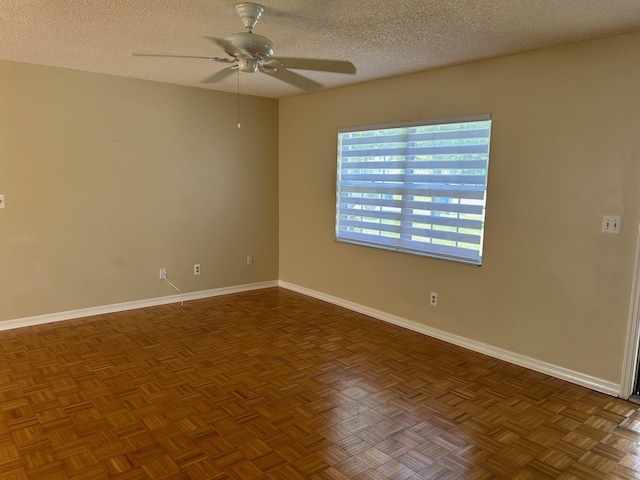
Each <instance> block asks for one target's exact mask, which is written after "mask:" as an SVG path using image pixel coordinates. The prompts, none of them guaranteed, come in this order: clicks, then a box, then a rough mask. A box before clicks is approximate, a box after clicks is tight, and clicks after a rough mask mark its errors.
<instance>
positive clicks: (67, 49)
mask: <svg viewBox="0 0 640 480" xmlns="http://www.w3.org/2000/svg"><path fill="white" fill-rule="evenodd" d="M236 3H238V2H237V1H234V0H2V1H1V2H0V59H4V60H14V61H19V62H27V63H35V64H41V65H50V66H57V67H65V68H71V69H76V70H84V71H89V72H99V73H107V74H113V75H120V76H125V77H132V78H140V79H148V80H155V81H159V82H167V83H174V84H179V85H188V86H193V87H200V88H210V89H215V90H221V91H229V92H235V91H236V89H237V80H238V79H237V77H236V75H231V76H229V77H227V78H225V79H224V80H223V81H221V82H219V83H215V84H203V83H201V81H202V80H204V79H205V78H207V77H209V76H210V75H212V74H213V73H215V72H216V71H218V70H220V69H222V68H225V65H224V64H222V63H216V62H211V61H208V60H199V59H182V58H154V57H151V58H147V57H132V56H131V54H132V53H134V52H138V53H161V54H171V55H199V56H224V52H222V51H221V49H220V47H219V46H218V45H216V44H215V43H213V42H212V41H210V40H208V39H207V38H205V37H207V36H213V37H219V38H223V37H225V36H227V35H228V34H231V33H234V32H241V31H243V30H244V28H243V26H242V23H241V21H240V18H239V17H238V16H237V14H236V12H235V10H234V5H235V4H236ZM258 3H261V4H262V5H264V6H265V8H266V11H265V14H264V15H263V16H262V18H261V19H260V20H259V22H258V25H257V27H256V28H255V30H254V31H255V33H258V34H260V35H264V36H266V37H268V38H270V39H271V40H272V41H273V42H274V44H275V50H276V51H275V55H276V56H284V57H309V58H325V59H340V60H349V61H351V62H352V63H353V64H354V65H355V66H356V68H357V73H356V74H355V75H349V74H337V73H320V72H310V71H301V70H298V71H297V73H301V74H304V75H306V76H308V77H310V78H312V79H314V80H316V81H318V82H320V83H322V84H323V85H325V88H331V87H337V86H341V85H348V84H353V83H359V82H364V81H369V80H373V79H377V78H383V77H390V76H395V75H400V74H405V73H410V72H417V71H422V70H428V69H433V68H437V67H441V66H446V65H454V64H459V63H465V62H469V61H472V60H477V59H484V58H491V57H497V56H502V55H508V54H512V53H517V52H523V51H528V50H535V49H540V48H544V47H548V46H553V45H559V44H564V43H572V42H576V41H581V40H587V39H593V38H600V37H605V36H611V35H616V34H621V33H627V32H632V31H637V30H640V0H395V1H391V0H370V1H365V2H355V1H353V0H262V1H260V0H258ZM240 89H241V91H242V93H245V94H251V95H260V96H265V97H273V98H282V97H287V96H292V95H297V94H300V93H304V92H303V91H301V90H300V89H298V88H296V87H292V86H290V85H288V84H286V83H284V82H281V81H279V80H278V79H275V78H272V77H270V76H268V75H265V74H262V73H242V74H241V76H240Z"/></svg>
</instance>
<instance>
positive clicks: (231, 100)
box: [0, 62, 278, 320]
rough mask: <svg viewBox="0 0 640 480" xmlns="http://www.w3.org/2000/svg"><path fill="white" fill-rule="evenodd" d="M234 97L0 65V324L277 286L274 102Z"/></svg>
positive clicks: (67, 71) (49, 69) (276, 113)
mask: <svg viewBox="0 0 640 480" xmlns="http://www.w3.org/2000/svg"><path fill="white" fill-rule="evenodd" d="M236 101H237V98H236V96H234V95H232V94H228V93H220V92H211V91H206V90H202V89H193V88H185V87H178V86H172V85H165V84H160V83H152V82H144V81H138V80H131V79H125V78H119V77H112V76H106V75H97V74H91V73H82V72H75V71H71V70H63V69H56V68H48V67H40V66H33V65H26V64H18V63H11V62H0V111H1V112H2V115H0V193H4V194H5V196H6V205H7V208H6V209H5V210H0V273H1V274H0V320H8V319H17V318H23V317H26V316H31V315H39V314H46V313H54V312H61V311H66V310H74V309H80V308H86V307H93V306H102V305H110V304H113V303H119V302H127V301H132V300H143V299H149V298H154V297H160V296H166V295H173V294H175V293H176V292H175V291H174V290H173V289H172V288H171V287H170V286H169V285H167V284H166V283H165V282H162V281H160V280H159V278H158V270H159V268H160V267H166V268H167V270H168V275H169V278H170V279H171V280H172V281H173V282H174V283H175V284H176V285H177V286H179V287H180V288H181V289H182V290H183V291H185V292H193V291H201V290H208V289H213V288H218V287H225V286H232V285H241V284H247V283H253V282H259V281H266V280H276V279H277V278H278V228H277V225H278V174H277V169H278V103H277V101H276V100H270V99H264V98H257V97H243V98H242V115H243V119H242V123H243V127H242V129H240V130H238V129H237V128H236V121H237V120H236ZM247 254H253V255H254V257H255V262H254V265H253V266H251V267H249V266H247V265H246V260H245V259H246V255H247ZM194 263H200V264H201V266H202V274H201V275H200V276H199V277H194V276H193V264H194Z"/></svg>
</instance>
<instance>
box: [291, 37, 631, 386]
mask: <svg viewBox="0 0 640 480" xmlns="http://www.w3.org/2000/svg"><path fill="white" fill-rule="evenodd" d="M638 51H640V35H638V34H635V35H628V36H620V37H616V38H611V39H606V40H599V41H595V42H589V43H581V44H576V45H571V46H567V47H561V48H554V49H548V50H544V51H538V52H533V53H528V54H523V55H517V56H511V57H505V58H501V59H496V60H491V61H484V62H479V63H473V64H468V65H463V66H458V67H453V68H447V69H442V70H437V71H430V72H425V73H420V74H416V75H410V76H403V77H397V78H393V79H387V80H383V81H377V82H372V83H368V84H364V85H359V86H354V87H349V88H343V89H337V90H331V91H326V92H320V93H317V94H313V95H305V96H300V97H294V98H288V99H284V100H282V101H281V102H280V279H281V280H283V281H286V282H290V283H292V284H296V285H299V286H302V287H306V288H309V289H312V290H315V291H317V292H321V293H324V294H327V295H332V296H335V297H339V298H342V299H344V300H348V301H351V302H355V303H358V304H362V305H365V306H367V307H370V308H374V309H378V310H381V311H383V312H387V313H390V314H394V315H397V316H400V317H403V318H405V319H408V320H412V321H416V322H421V323H422V324H424V325H426V326H430V327H434V328H437V329H440V330H443V331H445V332H450V333H453V334H457V335H461V336H463V337H467V338H469V339H472V340H476V341H480V342H484V343H487V344H490V345H492V346H494V347H499V348H503V349H506V350H509V351H512V352H515V353H517V354H521V355H525V356H528V357H531V358H534V359H537V360H541V361H545V362H549V363H551V364H554V365H557V366H560V367H564V368H567V369H570V370H573V371H577V372H582V373H584V374H587V375H591V376H594V377H597V378H600V379H603V380H607V381H610V382H616V383H617V382H619V381H620V375H621V373H622V372H621V367H622V357H623V349H624V342H625V335H626V326H627V319H628V309H629V300H630V291H631V279H632V278H631V277H632V270H633V261H634V251H635V250H634V249H635V241H636V231H637V227H638V214H639V211H638V203H639V195H638V192H639V189H640V182H639V180H640V63H639V62H638ZM484 112H490V113H491V114H492V118H493V130H492V144H491V160H490V171H489V187H488V206H487V218H486V230H485V251H484V264H483V266H482V267H477V266H470V265H463V264H459V263H454V262H449V261H444V260H437V259H430V258H424V257H418V256H412V255H407V254H399V253H394V252H386V251H380V250H376V249H372V248H366V247H360V246H354V245H348V244H342V243H336V242H334V218H335V177H336V175H335V168H336V133H337V130H338V128H339V127H345V126H353V125H367V124H376V123H382V122H391V121H400V120H411V119H420V118H439V117H448V116H456V115H465V114H474V113H484ZM603 214H612V215H622V233H621V234H620V235H607V234H603V233H601V232H600V230H601V222H602V215H603ZM431 291H435V292H437V293H438V294H439V305H438V306H437V307H430V306H429V302H428V297H429V292H431Z"/></svg>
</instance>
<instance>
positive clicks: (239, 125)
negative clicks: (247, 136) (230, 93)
mask: <svg viewBox="0 0 640 480" xmlns="http://www.w3.org/2000/svg"><path fill="white" fill-rule="evenodd" d="M241 126H242V124H241V123H240V69H239V68H238V128H240V127H241Z"/></svg>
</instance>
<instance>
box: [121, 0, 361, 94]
mask: <svg viewBox="0 0 640 480" xmlns="http://www.w3.org/2000/svg"><path fill="white" fill-rule="evenodd" d="M235 9H236V13H237V14H238V15H239V16H240V19H241V20H242V23H243V24H244V27H245V31H244V32H239V33H233V34H231V35H228V36H227V37H225V38H215V37H207V38H208V39H210V40H212V41H213V42H214V43H216V44H217V45H219V46H220V47H222V50H224V52H225V53H226V54H227V55H228V57H230V58H228V57H201V56H195V55H162V54H153V53H134V54H133V56H136V57H176V58H198V59H205V60H212V61H214V62H220V63H227V64H230V66H229V67H227V68H224V69H222V70H220V71H218V72H216V73H214V74H213V75H211V76H210V77H208V78H206V79H205V80H204V81H203V83H215V82H219V81H221V80H223V79H224V78H226V77H227V76H229V75H231V74H232V73H233V72H234V71H235V70H237V71H239V72H246V73H254V72H261V73H265V74H267V75H270V76H272V77H274V78H277V79H279V80H282V81H283V82H286V83H289V84H291V85H294V86H296V87H298V88H301V89H302V90H305V91H314V90H318V89H320V88H322V84H321V83H318V82H316V81H315V80H312V79H310V78H308V77H305V76H303V75H300V74H298V73H295V72H292V71H291V70H314V71H321V72H333V73H347V74H354V73H356V67H355V66H354V65H353V64H352V63H351V62H348V61H344V60H325V59H313V58H295V57H274V56H273V53H274V46H273V42H272V41H271V40H269V39H268V38H267V37H263V36H262V35H258V34H256V33H253V29H254V27H255V26H256V23H258V20H259V19H260V17H261V16H262V14H263V13H264V11H265V8H264V7H263V6H262V5H258V4H257V3H239V4H237V5H236V6H235Z"/></svg>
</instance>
